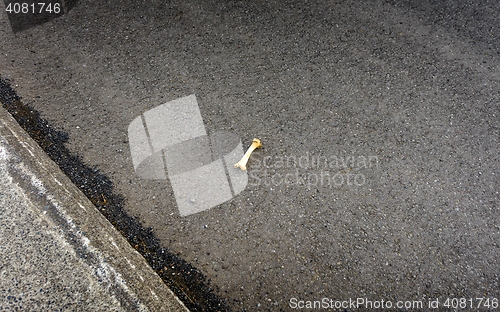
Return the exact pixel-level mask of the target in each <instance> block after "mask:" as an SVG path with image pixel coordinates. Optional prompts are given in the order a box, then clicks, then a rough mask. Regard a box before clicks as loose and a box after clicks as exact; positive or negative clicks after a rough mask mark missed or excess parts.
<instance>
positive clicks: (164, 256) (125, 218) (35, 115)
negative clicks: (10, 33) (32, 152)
mask: <svg viewBox="0 0 500 312" xmlns="http://www.w3.org/2000/svg"><path fill="white" fill-rule="evenodd" d="M0 102H1V103H2V105H3V107H5V108H6V109H7V110H8V112H9V113H10V114H11V115H12V116H13V117H14V118H15V119H16V121H17V122H18V123H19V125H20V126H21V127H22V128H23V129H24V130H25V131H26V132H28V134H29V135H30V136H31V137H32V138H33V139H34V140H35V141H36V142H37V143H38V145H40V147H41V148H42V149H43V150H44V151H45V152H46V153H47V154H48V155H49V157H50V158H51V159H52V160H53V161H54V162H55V163H56V164H57V165H58V166H59V167H60V168H61V170H62V171H63V172H64V173H65V174H66V175H67V176H68V177H69V178H70V179H71V181H72V182H73V183H74V184H75V185H76V186H77V187H78V188H79V189H80V190H81V191H82V192H83V193H84V194H85V196H87V198H89V199H90V201H91V202H92V203H93V204H94V205H95V206H96V207H97V209H99V211H100V212H101V213H102V214H103V215H104V216H105V217H106V219H108V221H109V222H111V224H113V226H114V227H115V228H116V229H117V230H118V231H119V232H120V233H121V234H122V235H123V236H124V237H125V238H126V239H127V240H128V242H129V243H130V245H131V246H132V247H133V248H134V249H136V250H137V251H138V252H139V253H140V254H141V255H142V256H143V257H144V258H145V259H146V260H147V261H148V263H149V265H150V266H151V267H152V268H153V269H154V270H155V271H156V273H157V274H158V275H159V276H160V277H161V278H162V280H163V281H164V282H165V284H166V285H167V286H168V287H169V288H170V289H172V291H173V292H174V293H175V294H176V295H177V296H178V297H179V299H181V300H182V302H183V303H184V304H185V305H186V307H188V309H190V310H191V311H229V308H228V306H227V305H226V302H225V300H224V299H222V298H220V297H219V296H217V295H216V294H215V292H214V289H212V288H211V285H210V280H208V279H207V278H206V277H205V276H204V275H203V274H202V273H201V272H200V271H199V270H198V269H196V268H195V267H193V266H192V265H191V264H189V263H187V262H186V261H185V260H183V259H181V258H179V257H178V256H177V255H175V254H173V253H171V252H169V251H168V250H166V249H165V248H162V247H161V246H160V243H159V240H158V239H157V238H156V237H155V236H154V234H153V232H152V230H151V228H144V227H142V225H141V224H140V222H139V221H138V220H137V219H136V218H134V217H130V216H129V215H128V214H127V213H126V212H125V210H124V209H123V206H124V204H125V200H124V197H123V196H122V195H120V194H116V193H114V190H113V183H112V182H111V180H110V179H109V178H108V177H106V176H105V175H104V174H102V173H101V172H100V171H99V170H98V169H97V168H95V167H94V168H92V167H90V166H88V165H86V164H84V163H83V161H82V159H81V157H80V156H76V155H73V154H71V153H70V151H69V150H68V149H67V148H66V147H65V146H64V143H65V142H67V141H68V139H69V136H68V134H67V133H66V132H64V131H62V130H56V129H54V128H52V127H51V125H50V124H49V122H48V121H47V120H45V119H43V118H41V117H40V113H39V112H38V111H36V110H34V109H33V108H31V107H30V106H29V105H27V104H25V103H23V102H22V101H21V98H20V97H19V96H18V95H17V94H16V93H15V91H14V90H13V89H12V88H11V86H10V83H9V81H8V80H6V79H3V78H1V77H0Z"/></svg>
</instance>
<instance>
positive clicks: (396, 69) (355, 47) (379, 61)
mask: <svg viewBox="0 0 500 312" xmlns="http://www.w3.org/2000/svg"><path fill="white" fill-rule="evenodd" d="M499 39H500V3H498V2H496V1H487V0H476V1H458V0H457V1H451V0H449V1H439V2H436V1H430V0H429V1H418V2H415V1H356V2H355V3H352V2H350V1H313V2H310V1H308V2H298V1H265V2H259V1H257V2H255V1H254V2H248V1H222V2H220V1H196V0H193V1H168V2H165V1H156V0H148V1H140V2H139V1H126V0H119V1H106V2H102V1H100V2H99V1H79V2H78V3H76V4H75V5H74V7H72V8H71V10H69V11H68V12H67V13H66V14H64V15H62V16H59V17H57V18H54V19H52V20H50V21H49V22H46V23H43V24H40V25H37V26H36V27H32V28H29V29H25V30H22V31H19V32H16V33H14V32H13V31H12V28H11V25H10V23H9V20H8V19H7V18H6V14H5V12H3V13H2V15H0V42H2V44H1V45H0V55H2V57H1V58H0V76H1V77H2V78H3V79H5V80H6V81H9V83H10V85H11V87H12V88H13V89H14V90H15V91H16V93H17V95H19V96H20V97H21V98H22V102H23V103H25V104H27V105H29V106H30V107H31V108H32V109H33V110H35V111H36V112H38V113H39V114H40V116H41V118H43V119H44V120H46V121H47V123H48V125H50V127H52V128H54V129H57V130H58V131H61V133H62V132H64V133H65V137H64V140H62V141H64V148H66V149H67V150H68V151H69V153H71V155H77V156H78V157H80V159H81V163H82V164H85V165H86V166H90V167H92V168H96V170H99V172H101V173H102V175H103V176H105V177H106V179H108V180H109V181H110V183H111V184H112V188H108V189H107V191H106V192H109V193H105V195H103V194H104V193H103V192H100V191H99V185H94V184H95V183H94V184H93V183H84V180H83V182H82V183H76V185H77V186H78V187H79V188H82V189H83V190H84V193H85V194H90V195H87V196H89V197H91V200H92V202H93V203H94V204H95V205H102V206H106V205H107V204H106V203H107V202H108V201H109V198H119V199H121V200H120V205H122V207H123V210H124V212H125V214H126V215H127V216H129V217H130V218H133V220H136V221H137V222H138V223H139V224H140V226H141V227H142V228H144V229H151V230H150V231H149V232H147V233H148V235H149V236H148V237H151V239H154V240H155V241H156V240H157V241H158V244H159V245H158V248H162V249H164V250H166V251H168V252H169V253H170V254H171V255H174V256H175V257H177V258H176V259H178V261H179V263H183V264H184V265H186V266H187V265H189V268H191V269H192V270H194V271H195V272H198V273H200V274H201V275H203V276H204V277H205V278H206V283H205V282H204V283H205V284H204V285H205V286H206V287H205V286H203V287H202V289H204V290H203V291H204V295H199V296H198V295H196V294H194V293H196V291H194V292H193V293H192V292H190V291H188V290H187V288H189V287H188V286H186V287H187V288H184V286H179V287H178V288H179V289H181V291H180V293H181V295H180V297H181V299H183V298H184V299H183V300H185V301H186V302H189V301H190V299H186V298H196V299H193V300H192V301H193V302H198V303H199V305H200V307H201V306H210V304H209V305H204V303H203V301H204V300H206V298H212V299H213V298H215V297H217V300H219V299H220V300H222V301H225V302H226V304H227V306H228V309H232V310H234V311H259V310H262V311H288V310H295V309H298V308H300V307H302V306H306V305H307V304H308V303H309V304H314V301H319V302H320V303H321V304H323V299H326V301H325V304H326V305H328V307H331V306H332V305H333V306H334V308H338V307H340V308H345V306H343V304H348V307H347V308H348V309H350V310H354V307H353V305H352V304H351V303H352V302H353V301H354V302H358V299H359V300H360V301H359V304H358V305H357V306H355V308H370V306H369V303H367V302H368V301H370V302H372V305H373V302H377V304H381V302H382V301H383V302H385V303H386V304H387V302H390V303H391V305H392V306H393V307H395V306H396V305H398V304H399V303H401V304H402V305H403V308H408V309H409V310H422V309H429V310H432V309H434V310H443V309H447V308H453V304H454V303H457V304H459V303H460V302H464V301H463V300H462V301H460V300H461V299H462V298H464V299H465V304H466V305H470V306H472V307H469V306H467V307H468V308H471V309H472V308H475V309H478V308H480V309H486V308H488V306H486V305H485V304H486V303H487V304H488V305H489V308H490V309H492V308H493V305H495V302H498V299H500V292H499V289H500V276H499V272H500V263H499V262H498V258H499V257H500V246H499V244H500V200H499V190H500V187H499V186H500V183H499V182H500V179H499V175H500V159H499V155H500V145H499V139H500V132H499V115H500V110H499V100H500V68H499V65H500V40H499ZM217 133H226V134H228V136H229V135H231V136H232V137H236V140H235V142H233V141H231V144H229V143H228V146H226V147H229V146H230V147H231V148H227V149H222V150H224V152H220V153H219V151H218V150H217V148H214V144H215V143H214V142H218V141H217V140H218V138H220V136H217V135H216V134H217ZM253 138H259V139H260V140H261V142H262V144H263V146H262V147H261V148H259V149H256V150H255V151H254V152H253V153H252V155H251V156H250V159H249V161H248V164H247V166H248V170H247V171H246V172H245V173H243V174H240V173H241V172H240V171H237V170H240V169H238V168H234V167H233V163H232V161H233V159H235V158H238V157H240V156H242V155H243V152H244V151H245V150H246V149H247V148H248V147H249V146H250V145H251V144H252V139H253ZM238 139H239V141H238ZM233 143H234V144H233ZM239 143H241V145H240V144H239ZM201 151H203V152H201ZM58 164H59V165H60V166H62V167H64V166H65V162H64V159H62V160H61V162H60V163H58ZM235 170H236V171H235ZM65 172H66V174H68V175H69V176H71V169H68V171H65ZM236 174H240V176H239V177H238V178H236V176H235V175H236ZM72 180H75V179H73V178H72ZM106 181H107V180H106ZM111 184H110V185H111ZM93 190H95V192H94V191H93ZM92 194H95V197H92V196H94V195H92ZM207 194H208V195H209V194H214V196H213V197H210V196H208V195H207ZM99 198H100V199H99ZM108 206H109V205H108ZM111 206H112V205H111ZM120 207H121V206H120ZM99 209H100V210H101V211H102V212H103V214H104V215H106V216H107V217H108V219H109V214H106V209H111V208H109V207H108V208H106V209H101V208H99ZM111 217H112V216H111ZM112 223H113V222H112ZM118 228H120V224H118ZM141 233H142V232H141ZM144 233H146V232H144ZM123 234H124V236H126V237H127V239H129V241H130V239H133V236H134V235H128V234H127V227H123ZM130 237H132V238H130ZM132 246H134V244H132ZM155 246H156V245H155ZM155 248H156V247H155ZM136 249H140V248H136ZM146 258H147V255H146ZM150 265H152V267H153V268H154V269H155V271H157V273H158V274H160V275H161V274H162V272H160V271H161V270H162V269H158V268H157V267H155V263H154V262H151V261H150ZM194 271H191V270H188V271H186V270H181V271H172V272H174V274H176V275H175V276H176V278H175V280H172V281H171V282H172V285H173V286H172V287H175V285H192V283H191V284H190V283H188V282H186V283H185V284H183V283H184V282H183V281H184V280H189V276H188V275H189V274H187V273H186V272H188V273H189V272H194ZM169 272H170V271H169ZM177 274H178V275H177ZM177 276H180V277H178V278H177ZM162 278H163V277H162ZM200 279H201V280H203V278H201V277H200ZM163 280H164V281H166V282H167V283H170V282H169V279H166V278H163ZM169 285H170V284H169ZM205 290H206V292H205ZM182 293H187V295H186V296H184V297H183V296H182ZM212 294H213V296H212ZM190 295H193V297H191V296H190ZM214 296H215V297H214ZM476 298H479V299H481V298H482V299H481V300H479V299H476ZM447 299H448V300H447ZM454 299H455V300H454ZM214 300H215V299H214ZM217 300H216V301H217ZM436 300H437V301H436ZM217 302H218V301H217ZM436 304H437V306H436ZM446 304H448V306H446ZM405 305H408V306H405ZM385 307H386V308H387V306H385ZM200 309H202V308H200Z"/></svg>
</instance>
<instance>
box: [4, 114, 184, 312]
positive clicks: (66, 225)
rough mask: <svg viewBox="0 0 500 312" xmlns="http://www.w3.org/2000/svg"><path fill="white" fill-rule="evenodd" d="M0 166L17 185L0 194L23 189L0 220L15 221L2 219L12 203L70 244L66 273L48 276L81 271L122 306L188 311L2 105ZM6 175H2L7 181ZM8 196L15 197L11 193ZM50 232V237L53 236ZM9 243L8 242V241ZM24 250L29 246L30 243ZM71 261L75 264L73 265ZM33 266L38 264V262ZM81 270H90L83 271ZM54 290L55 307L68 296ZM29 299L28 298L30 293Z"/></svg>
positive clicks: (62, 264)
mask: <svg viewBox="0 0 500 312" xmlns="http://www.w3.org/2000/svg"><path fill="white" fill-rule="evenodd" d="M0 167H3V168H2V170H3V171H2V172H4V173H5V174H4V175H7V176H10V177H9V178H8V179H7V180H8V181H11V183H12V185H7V186H5V185H4V190H5V191H2V194H0V195H2V196H4V194H8V193H9V190H14V189H16V190H18V191H16V192H17V193H15V194H14V195H13V196H14V201H12V200H11V201H10V203H11V204H8V203H9V202H8V201H2V202H3V204H4V205H9V206H4V207H0V223H3V222H4V221H5V222H9V221H11V220H1V218H2V211H1V210H3V212H4V213H3V215H4V216H7V215H9V214H8V213H10V212H9V211H8V210H9V209H10V210H11V211H13V210H15V209H19V211H25V212H26V214H32V215H33V216H34V217H35V218H36V219H40V220H41V221H40V222H41V223H43V224H44V225H45V226H44V227H42V229H45V230H46V231H50V235H52V236H54V235H55V236H56V238H57V239H61V244H60V246H63V248H64V249H65V250H67V251H66V252H65V253H64V255H65V256H64V257H67V258H68V259H62V260H61V263H60V264H59V265H61V266H62V267H61V270H59V271H57V272H60V273H57V274H61V275H64V276H59V277H54V276H48V277H46V278H49V279H50V278H60V279H69V280H76V279H77V278H78V276H85V281H87V282H88V281H90V282H89V283H91V284H92V285H94V286H93V287H97V288H101V290H102V291H100V292H99V293H104V294H106V296H108V297H110V298H112V299H113V300H111V301H112V302H115V306H116V309H117V310H126V311H176V312H177V311H188V309H187V308H186V307H185V306H184V305H183V304H182V302H181V301H180V300H179V299H178V298H177V297H176V296H175V295H174V294H173V292H172V291H171V290H170V289H169V288H168V287H167V286H166V285H165V284H164V283H163V281H162V280H161V279H160V277H159V276H158V275H157V274H156V273H155V272H154V271H153V270H152V269H151V267H150V266H149V265H148V264H147V262H146V260H145V259H144V258H143V257H142V256H141V255H140V254H139V253H138V252H137V251H136V250H134V249H133V248H132V247H131V246H130V245H129V243H128V242H127V241H126V239H125V238H124V237H123V236H121V235H120V234H119V233H118V231H117V230H116V229H115V228H114V227H113V226H112V225H111V224H110V223H109V222H108V220H106V219H105V218H104V216H103V215H102V214H101V213H100V212H99V211H98V210H97V209H96V207H95V206H94V205H93V204H92V203H91V202H90V201H89V200H88V199H87V198H86V197H85V195H84V194H83V193H82V192H81V191H80V190H79V189H78V188H77V187H76V186H75V185H74V184H73V183H72V182H71V181H70V180H69V178H68V177H66V175H65V174H64V173H63V172H62V171H61V170H60V168H59V167H58V166H57V165H56V164H55V163H54V162H53V161H52V160H51V159H50V158H49V157H48V156H47V155H46V154H45V152H44V151H43V150H42V149H41V148H40V147H39V146H38V145H37V144H36V143H35V142H34V141H33V140H32V139H31V137H30V136H29V135H28V134H27V133H26V132H25V131H24V130H23V129H22V128H21V127H20V126H19V125H18V123H17V122H16V121H15V120H14V119H13V118H12V116H11V115H10V114H9V113H8V112H7V111H6V110H5V109H4V108H3V107H1V106H0ZM7 180H6V179H3V180H2V181H3V182H4V184H5V183H6V182H5V181H7ZM0 190H2V189H1V188H0ZM9 196H10V197H12V195H9ZM16 197H19V198H16ZM5 203H7V204H5ZM16 205H21V207H20V208H14V206H16ZM23 209H24V210H23ZM5 212H7V213H5ZM28 212H29V213H28ZM23 214H24V213H23ZM26 214H24V217H26ZM10 224H13V226H15V227H16V228H19V227H23V226H28V225H24V224H23V223H21V224H20V223H15V222H14V223H13V221H12V222H11V223H10ZM26 230H27V231H30V230H33V229H32V228H29V229H26ZM2 233H3V235H10V234H9V233H8V232H5V231H4V232H2V231H0V239H1V240H2V241H4V242H5V241H6V240H8V239H9V237H1V235H2ZM6 233H7V234H6ZM37 233H38V232H37ZM12 235H13V234H12ZM50 235H49V236H46V237H52V236H50ZM25 240H26V241H29V240H30V237H23V241H22V242H23V244H24V241H25ZM39 243H40V242H39ZM5 244H6V245H7V247H8V242H6V243H5ZM5 244H4V243H2V244H1V245H5ZM35 244H36V242H35ZM41 244H43V242H41ZM0 247H2V246H0ZM23 250H26V252H28V251H29V250H30V249H29V248H27V249H23ZM2 252H3V251H2ZM7 253H8V248H7ZM24 256H26V257H27V258H26V259H31V258H36V257H30V255H24ZM42 258H43V257H42ZM11 261H12V260H11ZM50 262H51V263H52V261H50ZM55 262H56V263H55V264H54V265H55V266H57V265H58V264H57V262H58V261H55ZM11 265H12V263H11ZM68 265H70V266H73V267H71V268H70V269H69V271H68ZM8 266H9V264H8V263H7V264H2V265H1V269H2V270H1V271H2V272H1V273H2V274H4V273H5V272H9V271H8V270H9V267H8ZM32 266H34V267H37V265H36V263H33V264H32ZM78 270H81V271H82V272H83V271H84V272H86V273H85V274H83V275H78V274H77V271H78ZM12 271H13V272H14V271H15V270H12ZM23 272H24V271H23ZM68 272H75V274H74V276H73V274H70V275H69V276H67V275H68ZM88 272H90V274H89V273H88ZM46 273H47V274H48V273H50V272H43V271H41V272H40V271H38V272H35V274H37V275H43V274H46ZM5 274H7V273H5ZM13 274H15V273H13ZM30 274H32V273H30ZM50 274H53V273H50ZM16 278H18V280H22V279H23V278H25V277H24V276H17V277H16ZM2 279H3V276H2ZM5 283H7V282H4V285H2V286H5ZM89 285H90V284H89ZM16 287H17V285H11V286H10V288H9V292H10V291H11V290H12V291H13V292H14V291H15V288H16ZM88 287H90V286H88ZM84 295H85V294H84ZM86 295H88V294H86ZM50 296H51V297H55V306H53V308H54V307H57V303H58V299H61V301H60V302H64V298H58V297H57V296H67V294H66V293H65V292H64V291H61V293H60V294H57V293H55V294H54V293H52V294H51V295H50ZM10 297H12V296H10ZM95 301H96V302H99V301H100V300H95ZM0 303H1V302H0ZM24 303H25V304H26V303H27V301H26V299H25V300H24ZM80 304H81V303H79V305H80ZM84 305H85V302H84V303H83V306H81V305H80V306H81V310H82V311H85V310H87V311H97V310H102V309H103V308H104V307H101V309H96V307H94V306H91V307H90V306H84ZM27 307H28V308H29V304H28V306H26V305H25V306H24V308H27ZM108 308H109V307H108ZM108 308H106V309H108Z"/></svg>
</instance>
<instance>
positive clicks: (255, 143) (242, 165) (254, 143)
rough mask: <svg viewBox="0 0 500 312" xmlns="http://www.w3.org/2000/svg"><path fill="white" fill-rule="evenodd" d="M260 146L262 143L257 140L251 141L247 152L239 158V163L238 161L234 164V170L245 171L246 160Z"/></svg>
mask: <svg viewBox="0 0 500 312" xmlns="http://www.w3.org/2000/svg"><path fill="white" fill-rule="evenodd" d="M261 146H262V143H261V142H260V140H259V139H253V140H252V145H250V147H249V148H248V150H247V152H246V153H245V155H243V157H242V158H241V160H240V161H238V162H237V163H236V164H234V168H240V169H241V170H247V162H248V159H249V158H250V154H252V152H253V151H254V150H255V149H256V148H259V147H261Z"/></svg>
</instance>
